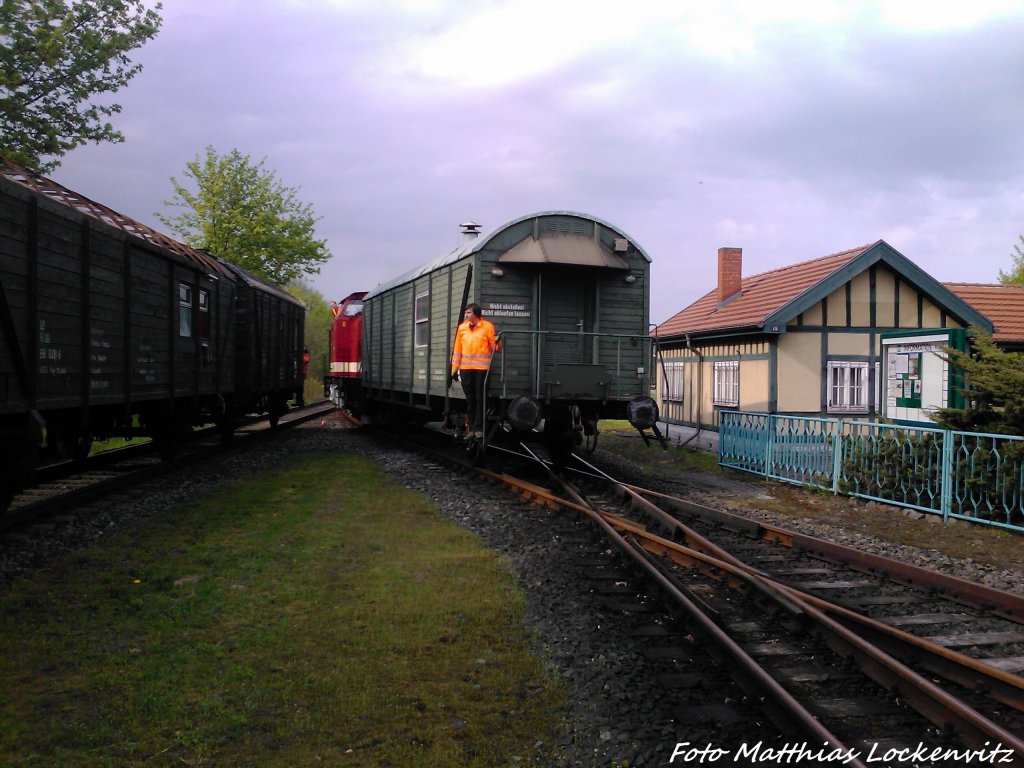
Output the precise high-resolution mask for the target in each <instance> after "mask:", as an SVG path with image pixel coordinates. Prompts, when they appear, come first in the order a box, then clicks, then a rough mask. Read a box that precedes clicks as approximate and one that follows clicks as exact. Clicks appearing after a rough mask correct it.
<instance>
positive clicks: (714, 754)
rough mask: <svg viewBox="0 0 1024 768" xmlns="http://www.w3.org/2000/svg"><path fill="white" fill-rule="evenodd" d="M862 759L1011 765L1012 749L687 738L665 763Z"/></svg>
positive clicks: (885, 762) (886, 762) (891, 762)
mask: <svg viewBox="0 0 1024 768" xmlns="http://www.w3.org/2000/svg"><path fill="white" fill-rule="evenodd" d="M858 759H863V761H864V762H865V763H868V764H871V763H874V764H875V765H877V766H879V768H882V767H883V766H884V767H885V768H888V766H897V765H914V764H915V763H920V762H922V761H934V760H941V761H946V760H955V761H959V763H962V764H963V765H965V766H967V765H999V764H1002V765H1012V764H1013V762H1014V760H1013V750H1012V749H1007V748H1006V747H1004V746H1003V745H1002V744H995V745H992V744H991V743H990V742H987V741H986V742H985V746H984V747H982V748H981V749H967V748H961V749H953V748H949V747H934V746H928V745H926V744H923V743H919V744H918V745H917V746H916V747H884V746H881V745H879V744H872V745H871V746H870V747H868V748H867V749H864V750H858V749H849V748H847V747H837V746H836V745H834V744H830V743H829V742H827V741H826V742H824V743H823V744H822V745H821V746H815V745H809V744H808V743H807V742H806V741H804V742H800V743H799V744H783V745H781V746H768V745H766V744H765V743H764V742H761V741H759V742H757V743H756V744H747V743H745V742H744V743H743V744H741V745H740V746H738V747H736V748H735V749H725V748H722V747H716V746H715V745H713V744H705V745H704V746H700V745H694V744H691V743H690V742H688V741H681V742H678V743H677V744H676V746H675V749H674V750H673V751H672V757H670V758H669V763H674V762H676V760H678V761H679V763H680V764H681V765H711V764H714V763H720V764H722V765H725V764H728V763H738V762H740V761H743V762H744V763H746V764H750V763H754V764H757V763H764V764H765V765H773V764H774V765H799V764H800V763H805V764H814V765H823V764H824V765H829V764H835V765H845V764H846V763H850V762H852V761H854V760H858Z"/></svg>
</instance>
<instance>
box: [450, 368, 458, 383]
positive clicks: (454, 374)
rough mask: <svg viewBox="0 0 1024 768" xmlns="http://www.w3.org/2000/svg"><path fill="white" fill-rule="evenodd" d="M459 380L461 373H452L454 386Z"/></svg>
mask: <svg viewBox="0 0 1024 768" xmlns="http://www.w3.org/2000/svg"><path fill="white" fill-rule="evenodd" d="M458 380H459V372H458V371H452V376H451V381H452V384H454V383H455V382H456V381H458Z"/></svg>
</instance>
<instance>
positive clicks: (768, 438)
mask: <svg viewBox="0 0 1024 768" xmlns="http://www.w3.org/2000/svg"><path fill="white" fill-rule="evenodd" d="M774 443H775V416H774V415H772V414H768V421H767V424H766V431H765V446H764V476H765V477H771V474H772V445H773V444H774Z"/></svg>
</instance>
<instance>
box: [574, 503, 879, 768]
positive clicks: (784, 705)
mask: <svg viewBox="0 0 1024 768" xmlns="http://www.w3.org/2000/svg"><path fill="white" fill-rule="evenodd" d="M567 490H568V488H567ZM569 492H570V495H574V496H576V497H577V498H579V499H581V501H582V498H581V497H580V496H579V494H578V493H576V492H575V491H572V490H570V491H569ZM554 498H555V499H557V497H554ZM560 505H561V506H565V507H568V508H571V509H575V510H577V511H579V512H582V513H583V514H585V515H586V516H587V517H588V518H590V520H592V521H593V522H594V523H595V524H596V525H597V527H598V528H599V529H600V530H601V531H602V533H604V535H605V537H606V538H607V539H608V540H609V541H610V542H611V543H612V544H613V545H614V546H615V547H616V548H617V549H618V550H619V551H620V552H621V553H622V554H623V555H624V556H625V557H627V558H628V559H629V560H631V561H633V563H634V564H635V565H636V566H637V567H638V568H640V569H641V570H642V571H643V572H644V574H645V576H646V577H647V578H648V579H649V580H650V581H652V582H653V583H654V584H655V585H656V586H657V587H658V589H659V590H660V591H661V592H662V593H663V594H664V595H665V596H666V597H667V598H668V599H669V600H670V601H671V602H672V603H674V604H675V605H677V606H678V607H679V608H681V609H682V610H683V611H684V612H685V613H686V615H687V616H688V617H689V618H690V619H691V620H692V622H693V623H692V625H691V627H690V629H691V631H692V632H694V633H695V634H697V635H699V636H701V637H702V638H703V639H704V640H705V641H706V642H707V643H708V647H709V648H712V649H714V652H713V655H715V656H717V657H718V658H719V660H720V661H722V662H724V663H725V664H726V665H727V666H728V667H729V670H730V674H731V675H732V676H733V677H734V679H736V682H737V683H738V684H739V685H740V686H741V687H742V688H743V689H744V690H746V691H747V693H749V694H750V695H751V696H754V697H757V698H758V700H759V701H760V702H761V704H760V706H761V708H762V709H763V710H764V712H765V714H766V715H767V716H768V717H769V718H770V719H771V720H772V722H773V723H775V725H776V726H777V727H778V728H779V729H780V730H781V731H782V732H783V733H786V734H788V735H790V736H796V737H798V738H806V739H809V740H812V741H813V740H817V741H818V742H827V743H829V744H831V745H833V746H834V748H835V749H838V750H842V751H844V752H847V753H849V754H851V755H854V754H855V752H856V750H851V749H849V748H848V747H846V746H845V745H844V743H843V741H842V740H841V739H839V738H838V737H837V736H835V734H833V733H832V732H831V731H829V730H828V728H826V727H825V726H824V725H823V724H822V723H821V721H820V720H819V719H818V718H816V717H815V716H814V715H813V714H811V713H810V712H809V711H808V710H807V708H806V707H804V706H803V704H801V703H800V702H799V701H798V700H797V699H795V698H794V697H793V695H792V694H791V693H789V691H787V690H786V689H785V688H784V687H782V685H780V684H779V682H778V681H777V680H776V679H775V678H773V677H772V676H771V675H770V674H769V673H768V672H767V671H766V670H765V669H764V668H763V667H762V666H761V665H760V664H758V663H757V662H756V661H755V660H754V659H753V658H752V657H751V656H750V655H749V654H748V653H747V652H746V651H744V650H743V648H742V647H741V646H740V645H739V644H738V643H737V642H736V641H735V640H733V639H732V638H731V637H730V636H729V635H728V634H727V633H726V632H725V631H724V630H723V629H722V628H721V627H719V626H718V624H716V623H715V622H714V621H713V620H712V619H711V618H709V617H708V615H707V614H706V613H705V611H704V610H702V609H701V608H700V607H699V606H698V605H697V604H696V603H695V602H694V601H693V600H691V598H690V596H688V595H686V594H685V593H684V592H683V591H682V590H681V589H679V587H678V586H677V585H676V584H674V583H673V581H672V579H670V578H668V577H667V576H666V574H665V573H664V571H663V570H662V569H661V568H659V567H658V566H657V564H655V563H653V562H652V561H651V560H650V559H648V558H647V557H644V556H643V555H641V554H640V553H639V552H638V550H637V549H635V548H634V547H633V546H632V545H631V544H630V542H629V540H628V539H627V538H626V537H624V536H622V535H621V534H620V533H619V532H618V531H617V530H616V528H615V526H614V525H613V524H612V523H611V522H609V520H607V519H605V515H604V513H601V512H599V511H598V510H595V509H594V508H593V507H592V506H591V505H589V504H588V503H586V502H585V501H582V503H580V502H578V501H570V500H568V499H562V500H560ZM613 517H614V516H613ZM618 520H619V521H621V520H622V518H618ZM723 565H725V564H723ZM736 570H737V572H738V574H739V575H740V578H745V577H747V578H749V574H742V572H740V571H739V569H736ZM845 764H846V765H852V766H855V767H856V768H867V766H866V765H865V764H864V763H863V762H862V761H861V760H860V759H858V758H857V757H856V756H853V757H851V759H850V760H849V761H848V762H846V763H845Z"/></svg>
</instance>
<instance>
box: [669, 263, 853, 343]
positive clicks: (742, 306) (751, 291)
mask: <svg viewBox="0 0 1024 768" xmlns="http://www.w3.org/2000/svg"><path fill="white" fill-rule="evenodd" d="M871 247H872V246H871V245H862V246H860V247H858V248H851V249H850V250H848V251H841V252H839V253H833V254H830V255H829V256H821V257H819V258H816V259H810V260H809V261H801V262H799V263H797V264H790V265H789V266H785V267H779V268H778V269H770V270H768V271H767V272H762V273H760V274H757V275H751V276H750V277H744V278H743V280H742V282H741V285H740V292H739V294H738V295H735V296H733V297H732V298H730V299H727V300H726V301H725V302H724V303H723V304H721V305H720V304H719V303H718V288H717V286H716V287H715V289H714V290H712V291H710V292H709V293H707V294H705V295H704V296H703V297H701V298H699V299H697V301H695V302H694V303H693V304H691V305H690V306H688V307H687V308H686V309H684V310H683V311H682V312H679V313H678V314H675V315H673V316H672V317H670V318H669V319H668V320H666V321H665V322H664V323H662V324H661V325H659V326H658V328H657V330H656V331H655V334H656V335H657V336H674V335H676V334H682V333H694V332H698V331H711V330H719V329H721V330H726V329H733V328H744V327H749V326H757V325H759V324H761V323H762V322H764V320H765V319H766V318H768V317H769V316H770V315H772V314H773V313H774V312H776V311H777V310H778V309H780V308H781V307H783V306H784V305H786V304H787V303H788V302H790V301H792V300H793V299H795V298H796V297H797V296H799V295H800V294H801V293H803V292H804V291H806V290H808V289H809V288H811V287H812V286H814V285H817V284H818V283H819V282H820V281H821V280H823V279H824V278H826V277H828V275H830V274H832V273H833V272H835V271H836V270H837V269H840V268H841V267H843V266H845V265H846V264H847V263H849V262H850V261H852V260H853V259H855V258H857V256H859V255H860V254H862V253H864V251H866V250H867V249H868V248H871Z"/></svg>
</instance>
